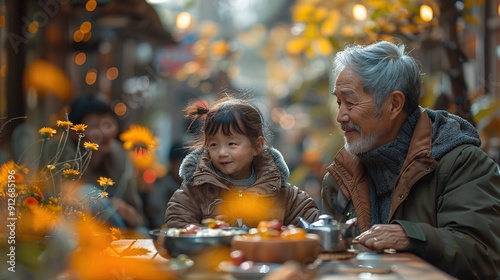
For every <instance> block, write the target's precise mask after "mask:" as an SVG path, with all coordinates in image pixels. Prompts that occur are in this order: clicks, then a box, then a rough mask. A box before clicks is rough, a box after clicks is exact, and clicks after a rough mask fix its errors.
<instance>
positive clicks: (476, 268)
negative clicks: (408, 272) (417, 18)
mask: <svg viewBox="0 0 500 280" xmlns="http://www.w3.org/2000/svg"><path fill="white" fill-rule="evenodd" d="M333 63H334V68H333V78H334V82H335V88H334V91H333V94H334V95H335V96H336V98H337V105H338V116H337V121H338V122H339V124H340V126H341V128H342V130H343V131H344V140H345V145H344V148H343V149H342V150H341V151H340V152H339V153H338V154H337V155H336V156H335V158H334V160H333V162H332V164H331V165H330V166H328V168H327V170H328V172H327V173H326V175H325V177H324V181H323V186H322V206H323V211H324V212H326V213H330V214H332V215H333V216H334V217H335V218H336V219H337V220H340V221H346V220H347V219H350V218H353V217H356V218H357V232H358V233H361V234H359V235H358V236H357V237H356V238H355V239H354V240H353V242H357V243H360V244H362V245H364V246H365V247H367V248H369V249H372V250H375V251H378V250H383V249H395V250H397V251H407V252H412V253H414V254H416V255H418V256H420V257H422V258H423V259H425V260H427V261H428V262H430V263H432V264H434V265H435V266H437V267H439V268H441V269H442V270H444V271H446V272H448V273H449V274H451V275H453V276H456V277H459V278H461V279H493V278H497V277H498V276H499V275H500V236H499V235H498V232H500V173H499V168H498V166H497V165H496V163H495V162H494V161H493V160H491V159H490V158H489V157H488V156H487V155H486V154H485V153H484V152H483V151H482V150H481V149H480V148H479V145H480V139H479V136H478V133H477V132H476V130H475V128H474V127H473V126H472V125H471V124H469V123H468V122H467V121H466V120H464V119H462V118H460V117H458V116H455V115H453V114H450V113H448V112H445V111H434V110H430V109H424V108H422V107H420V106H419V104H418V102H419V98H420V89H421V73H420V68H419V64H418V62H417V61H416V60H415V59H413V58H412V57H411V56H409V55H408V54H406V53H405V48H404V46H403V45H396V44H393V43H389V42H378V43H375V44H372V45H369V46H359V45H354V46H348V47H347V48H346V49H345V50H343V51H341V52H339V53H337V55H336V56H335V59H334V62H333Z"/></svg>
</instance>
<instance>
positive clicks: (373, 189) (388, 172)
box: [358, 108, 420, 224]
mask: <svg viewBox="0 0 500 280" xmlns="http://www.w3.org/2000/svg"><path fill="white" fill-rule="evenodd" d="M419 117H420V108H417V109H416V110H415V111H414V112H413V113H412V114H410V115H409V116H408V118H407V119H406V121H405V123H404V124H403V126H402V127H401V129H400V131H399V134H398V136H397V137H396V138H395V139H394V141H392V142H391V143H388V144H386V145H383V146H381V147H379V148H377V149H375V150H372V151H369V152H367V153H364V154H361V155H358V157H359V159H360V160H361V162H362V163H363V166H364V168H365V172H366V174H367V176H368V179H369V186H370V204H371V223H372V224H382V223H387V222H388V217H389V210H390V207H391V199H392V193H393V191H394V188H395V185H396V180H397V178H398V176H399V173H400V171H401V167H402V166H403V162H404V160H405V158H406V155H407V154H408V148H409V146H410V142H411V138H412V136H413V131H414V130H415V126H416V125H417V122H418V119H419Z"/></svg>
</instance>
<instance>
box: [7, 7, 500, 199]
mask: <svg viewBox="0 0 500 280" xmlns="http://www.w3.org/2000/svg"><path fill="white" fill-rule="evenodd" d="M380 39H385V40H390V41H393V42H400V43H405V44H407V45H408V49H409V50H411V54H412V55H413V56H415V57H416V58H418V59H419V60H420V61H421V63H422V66H423V69H424V72H425V80H424V84H423V93H424V94H423V96H422V100H421V104H422V106H424V107H430V108H439V109H444V110H448V111H450V112H453V113H456V114H458V115H460V116H462V117H464V118H466V119H468V120H469V121H471V122H472V123H473V124H474V125H475V126H476V127H477V128H478V130H479V131H480V132H481V137H482V141H483V148H484V150H485V151H486V152H488V154H489V155H490V156H491V157H492V158H494V159H495V160H496V161H497V162H499V149H500V148H499V147H500V138H499V133H500V109H499V108H500V107H499V106H498V105H499V98H500V87H499V81H500V1H499V0H461V1H457V0H418V1H417V0H401V1H395V0H384V1H382V0H358V1H348V0H273V1H267V0H98V1H96V0H33V1H30V0H0V42H1V44H0V46H1V47H0V117H1V118H0V127H1V130H0V163H3V162H5V161H7V160H9V159H14V160H16V159H18V158H19V157H20V155H21V154H22V152H23V151H24V150H26V147H28V146H29V145H30V143H33V142H34V141H35V140H36V138H37V137H38V135H37V130H38V128H39V127H43V126H53V125H54V124H55V122H56V121H57V120H61V119H64V116H65V114H66V113H67V112H68V106H69V105H70V104H71V102H72V101H73V100H75V99H76V98H78V97H81V96H91V95H96V96H98V97H99V98H101V99H102V100H105V102H107V103H108V104H109V105H110V107H111V108H112V109H113V111H114V112H115V113H116V115H117V116H118V117H119V122H120V127H121V129H122V130H124V129H127V128H128V127H129V126H130V125H131V124H139V125H143V126H146V127H148V128H149V129H150V130H151V131H152V133H153V134H154V135H155V136H156V137H158V139H159V147H158V149H157V150H156V161H155V166H151V168H150V171H151V172H149V173H148V174H150V177H147V178H146V177H145V178H144V179H145V181H147V183H154V181H155V179H156V178H158V177H161V176H162V175H163V174H164V173H165V172H166V169H168V166H166V161H167V157H168V151H169V148H170V146H171V145H172V143H174V142H176V141H187V139H189V133H188V123H187V122H186V120H185V119H184V118H183V113H182V108H183V107H184V106H185V105H186V104H187V102H188V101H190V100H200V102H205V101H206V102H210V101H211V100H214V99H215V98H217V96H219V95H220V93H224V92H239V93H242V94H245V95H246V96H252V97H253V98H254V99H256V100H257V101H258V102H257V104H258V105H259V107H261V109H262V111H263V113H264V115H265V118H266V122H267V124H268V125H269V127H270V129H271V131H272V132H273V133H274V139H272V143H273V145H274V146H275V147H277V148H278V149H280V150H281V151H282V153H283V155H284V157H285V160H286V161H287V163H288V164H289V167H290V170H291V171H292V177H291V180H290V181H291V182H292V183H294V184H297V185H298V186H300V187H301V188H304V189H306V190H308V191H309V192H310V194H311V195H313V196H317V195H319V184H320V179H321V177H322V176H323V174H324V170H325V166H326V165H327V164H329V163H330V161H331V159H332V157H333V156H334V155H335V153H336V152H337V151H338V149H339V148H340V147H341V146H342V145H343V140H342V135H341V134H340V133H339V129H338V127H337V126H336V123H335V116H336V113H335V109H336V105H333V104H332V100H331V94H330V93H331V84H330V79H329V73H330V70H331V69H330V67H331V60H332V57H333V55H334V54H335V52H336V51H338V50H341V49H342V48H343V46H344V45H345V44H348V43H354V42H356V43H361V44H364V43H370V42H374V41H376V40H380ZM158 166H160V167H158ZM161 166H163V167H164V168H161ZM147 168H148V167H146V169H147ZM151 174H153V175H152V177H151Z"/></svg>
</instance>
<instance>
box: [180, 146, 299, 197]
mask: <svg viewBox="0 0 500 280" xmlns="http://www.w3.org/2000/svg"><path fill="white" fill-rule="evenodd" d="M253 166H254V170H255V174H256V175H257V181H256V182H255V184H254V186H259V189H270V190H271V191H272V192H273V193H274V192H275V191H276V190H277V189H278V188H279V187H281V186H283V185H285V184H286V182H287V180H288V178H289V176H290V171H289V169H288V166H287V164H286V162H285V160H284V158H283V156H282V154H281V153H280V152H279V151H278V150H276V149H274V148H265V149H264V151H263V152H262V153H260V154H259V155H257V156H256V157H255V158H254V162H253ZM179 175H180V176H181V178H182V179H183V184H186V185H187V186H199V185H203V184H205V183H209V184H212V185H214V186H218V187H221V188H225V189H227V188H228V187H227V186H228V185H231V184H232V183H231V182H230V181H228V180H226V179H225V178H223V177H221V176H219V175H218V174H217V173H216V172H215V171H214V169H213V167H212V164H211V161H210V156H209V154H208V150H206V149H201V148H200V149H196V150H194V151H192V152H191V153H190V154H189V155H188V156H186V157H185V158H184V160H183V162H182V164H181V167H180V170H179ZM259 191H260V192H262V190H259ZM266 192H267V191H266Z"/></svg>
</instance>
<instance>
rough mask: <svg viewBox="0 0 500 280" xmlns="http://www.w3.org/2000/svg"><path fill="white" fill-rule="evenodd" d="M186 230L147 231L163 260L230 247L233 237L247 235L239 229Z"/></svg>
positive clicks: (203, 228)
mask: <svg viewBox="0 0 500 280" xmlns="http://www.w3.org/2000/svg"><path fill="white" fill-rule="evenodd" d="M186 228H190V229H192V227H188V226H186V227H184V228H165V229H154V230H150V231H149V235H150V236H151V238H152V239H153V244H154V246H155V248H156V250H157V251H158V253H159V254H160V255H161V256H162V257H164V258H170V257H177V256H178V255H180V254H185V255H188V256H190V255H193V254H197V253H200V252H202V251H204V250H207V249H211V248H214V247H217V246H225V247H228V248H229V247H230V246H231V240H232V239H233V237H234V236H236V235H239V234H245V233H247V231H246V230H243V229H240V228H215V229H212V228H205V227H199V228H198V229H197V230H196V231H194V230H192V231H190V232H189V233H186Z"/></svg>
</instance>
